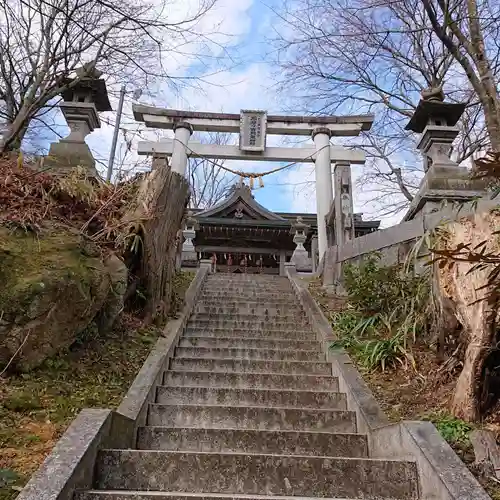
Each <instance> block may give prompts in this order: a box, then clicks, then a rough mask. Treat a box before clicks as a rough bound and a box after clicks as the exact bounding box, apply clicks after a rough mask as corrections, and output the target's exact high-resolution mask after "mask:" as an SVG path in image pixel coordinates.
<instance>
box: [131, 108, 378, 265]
mask: <svg viewBox="0 0 500 500" xmlns="http://www.w3.org/2000/svg"><path fill="white" fill-rule="evenodd" d="M133 111H134V117H135V119H136V120H137V121H140V122H144V123H145V124H146V126H147V127H151V128H163V129H170V130H173V131H174V133H175V138H174V139H173V140H172V139H167V140H162V141H160V142H150V141H142V142H140V143H139V146H138V153H139V154H140V155H151V154H153V155H155V156H159V157H162V156H171V162H170V166H171V169H172V171H174V172H177V173H179V174H180V175H185V172H186V168H187V163H188V157H190V156H191V157H208V158H213V159H225V160H252V161H273V162H296V163H308V162H309V163H315V175H316V200H317V202H316V204H317V217H318V250H319V259H320V260H321V259H322V258H323V255H324V254H325V251H326V249H327V246H328V240H327V227H326V224H327V223H326V216H327V215H328V213H329V212H330V210H331V207H332V203H333V186H332V168H331V164H332V163H334V164H335V166H336V168H335V175H337V171H338V172H339V173H340V172H341V171H343V172H344V175H345V170H346V168H347V169H350V165H353V164H364V163H365V154H364V152H362V151H359V150H350V149H346V148H344V147H340V146H332V145H331V144H330V138H331V137H335V136H338V137H346V136H358V135H359V134H360V133H361V132H362V131H366V130H370V128H371V126H372V123H373V115H353V116H318V117H312V116H275V115H268V114H267V112H265V111H245V110H244V111H241V113H240V114H228V113H203V112H196V111H178V110H172V109H162V108H156V107H152V106H143V105H134V106H133ZM194 131H200V132H229V133H239V134H240V144H239V146H230V145H216V144H201V143H197V142H194V141H190V137H191V135H192V134H193V132H194ZM267 134H275V135H295V136H311V137H312V139H313V141H314V147H313V148H310V147H297V148H294V147H288V148H282V147H267V146H266V137H267ZM337 167H339V168H337ZM344 204H345V201H344ZM337 205H338V206H337ZM334 209H335V211H336V212H337V213H341V212H342V211H344V212H345V207H342V199H341V196H340V195H338V196H336V197H335V207H334ZM352 212H353V210H352V199H351V217H352Z"/></svg>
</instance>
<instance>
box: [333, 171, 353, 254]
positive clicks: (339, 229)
mask: <svg viewBox="0 0 500 500" xmlns="http://www.w3.org/2000/svg"><path fill="white" fill-rule="evenodd" d="M333 179H334V186H335V244H336V245H343V244H344V243H346V242H347V241H350V240H352V239H354V207H353V200H352V179H351V165H350V164H349V163H337V164H336V165H335V170H334V174H333Z"/></svg>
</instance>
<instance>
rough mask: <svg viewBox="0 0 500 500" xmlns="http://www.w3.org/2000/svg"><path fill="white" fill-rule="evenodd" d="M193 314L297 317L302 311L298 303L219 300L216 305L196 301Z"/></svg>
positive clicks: (301, 314)
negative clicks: (226, 301)
mask: <svg viewBox="0 0 500 500" xmlns="http://www.w3.org/2000/svg"><path fill="white" fill-rule="evenodd" d="M194 313H195V314H209V315H214V314H228V315H231V316H233V315H239V316H243V315H259V316H276V315H279V316H285V317H292V318H295V317H298V316H304V311H303V310H302V308H301V307H300V305H299V304H295V303H288V304H278V305H271V304H257V305H256V304H230V303H224V302H223V301H220V302H219V303H218V304H216V305H206V304H204V303H198V304H197V305H196V306H195V308H194Z"/></svg>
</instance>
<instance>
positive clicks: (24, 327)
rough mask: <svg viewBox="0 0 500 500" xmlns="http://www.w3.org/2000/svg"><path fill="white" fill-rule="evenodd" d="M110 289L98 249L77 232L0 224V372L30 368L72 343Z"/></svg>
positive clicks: (99, 307) (104, 299)
mask: <svg viewBox="0 0 500 500" xmlns="http://www.w3.org/2000/svg"><path fill="white" fill-rule="evenodd" d="M111 288H112V285H111V278H110V274H109V272H108V271H107V268H106V266H105V264H104V263H103V261H102V259H101V256H100V254H99V251H98V250H97V249H96V248H94V247H93V245H92V244H89V242H88V241H85V240H84V239H83V238H82V236H81V235H80V234H79V233H78V232H76V231H74V230H69V229H66V228H60V227H57V228H55V227H53V228H51V229H50V230H48V229H46V230H45V231H43V232H42V233H41V234H38V235H35V234H32V233H25V232H23V231H19V230H16V231H12V230H9V229H7V228H5V227H1V226H0V369H1V368H2V366H5V365H6V364H7V363H9V361H10V362H11V367H16V368H17V369H21V370H29V369H31V368H33V367H35V366H37V365H39V364H40V363H41V362H42V361H43V360H44V359H45V358H47V357H48V356H51V355H53V354H54V353H56V352H57V351H59V350H60V349H62V348H64V347H67V346H69V345H71V344H72V343H73V342H74V341H75V339H76V338H77V337H78V335H79V334H80V333H81V332H82V331H83V330H84V329H85V328H87V327H88V325H89V324H90V323H91V322H92V321H93V320H94V318H95V316H96V314H97V313H98V312H99V311H100V310H101V309H102V308H103V305H104V304H105V302H106V300H107V297H108V295H109V293H110V290H111Z"/></svg>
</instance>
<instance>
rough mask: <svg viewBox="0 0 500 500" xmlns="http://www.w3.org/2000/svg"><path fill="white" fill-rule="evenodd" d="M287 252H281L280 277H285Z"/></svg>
mask: <svg viewBox="0 0 500 500" xmlns="http://www.w3.org/2000/svg"><path fill="white" fill-rule="evenodd" d="M285 264H286V252H285V250H280V276H285Z"/></svg>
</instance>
